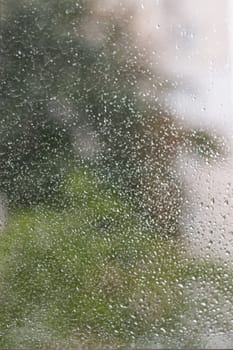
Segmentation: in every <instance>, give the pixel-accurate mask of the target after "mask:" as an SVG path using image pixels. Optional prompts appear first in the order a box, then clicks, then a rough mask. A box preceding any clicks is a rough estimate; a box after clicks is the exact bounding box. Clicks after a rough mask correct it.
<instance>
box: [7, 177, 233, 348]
mask: <svg viewBox="0 0 233 350" xmlns="http://www.w3.org/2000/svg"><path fill="white" fill-rule="evenodd" d="M64 189H65V190H66V195H67V198H69V200H68V199H67V202H66V205H67V206H66V208H64V209H63V210H55V209H51V208H48V207H46V206H39V207H35V208H34V209H28V210H25V209H24V210H17V211H16V212H15V213H14V214H13V215H12V216H11V217H10V221H9V223H8V225H7V227H6V229H5V230H4V232H2V234H1V241H0V279H1V285H0V329H1V337H0V346H1V347H2V348H13V347H17V348H19V347H34V348H37V347H38V348H44V347H46V348H50V349H52V348H57V347H65V348H69V349H70V348H77V346H82V347H87V348H96V347H97V346H98V345H100V346H107V345H110V346H129V345H130V344H133V343H137V342H138V341H139V340H142V339H144V342H146V340H148V339H149V337H150V336H153V334H155V333H156V334H159V332H160V329H166V330H169V329H175V327H176V322H177V320H178V318H179V315H181V314H182V313H183V312H184V311H185V310H186V309H187V305H188V304H187V301H186V303H185V296H186V291H185V288H186V287H187V288H188V286H189V284H190V283H192V282H193V281H197V280H198V279H199V280H203V281H206V283H208V282H207V281H212V282H211V283H212V284H213V283H215V284H216V288H217V286H218V287H221V288H222V289H221V291H220V292H223V293H229V291H230V284H229V282H230V279H231V277H230V275H229V276H228V278H227V279H226V268H222V267H220V266H219V268H216V267H215V266H214V265H211V264H209V266H208V265H207V264H206V263H204V262H203V263H201V264H199V265H198V264H197V263H196V262H195V261H192V260H190V261H189V260H188V259H187V258H186V257H185V256H184V255H183V252H182V249H181V247H182V246H181V244H180V242H176V243H175V242H174V240H172V239H171V238H170V239H164V238H163V239H162V238H161V237H160V235H158V234H156V233H155V232H153V230H152V229H151V228H149V227H147V228H146V227H145V223H144V224H143V225H142V223H141V222H140V219H139V216H138V213H137V212H135V208H134V207H133V206H132V205H130V204H129V202H126V201H125V200H123V199H121V198H119V197H118V196H117V195H116V194H114V191H113V189H111V188H108V190H107V189H106V185H105V184H103V183H101V182H100V180H99V178H95V177H93V174H92V173H88V172H87V171H86V170H78V171H77V170H76V171H74V172H73V173H72V174H71V175H70V176H69V177H68V178H67V181H66V182H65V185H64ZM67 203H69V204H71V203H72V205H71V206H70V205H68V204H67ZM185 286H186V287H185Z"/></svg>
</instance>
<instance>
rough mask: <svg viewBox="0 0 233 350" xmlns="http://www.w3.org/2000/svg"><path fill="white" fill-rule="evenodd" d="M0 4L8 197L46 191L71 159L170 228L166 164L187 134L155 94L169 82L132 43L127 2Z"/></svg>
mask: <svg viewBox="0 0 233 350" xmlns="http://www.w3.org/2000/svg"><path fill="white" fill-rule="evenodd" d="M1 6H2V16H1V22H0V25H1V47H0V59H1V62H2V64H1V68H0V89H1V102H0V113H1V120H0V154H1V156H0V186H1V191H3V192H5V193H6V194H7V196H8V198H9V202H10V204H11V205H31V204H33V203H38V202H40V201H41V200H43V201H45V200H46V201H47V200H48V199H51V198H52V197H53V195H54V194H55V193H57V191H58V190H59V186H60V183H61V182H62V181H61V180H62V176H63V174H64V173H65V172H66V170H67V168H68V165H69V164H70V160H74V159H76V161H77V159H79V160H81V161H82V162H84V163H85V164H89V165H91V166H92V167H93V166H94V168H95V169H98V171H99V173H100V174H102V175H103V176H104V179H105V180H107V181H109V182H110V183H111V185H112V186H113V187H115V189H116V191H121V193H124V194H125V195H126V196H127V197H129V198H130V199H131V200H133V201H134V202H135V203H136V204H137V207H138V210H139V211H140V212H141V213H143V214H144V215H146V216H147V217H148V218H149V219H150V220H152V222H153V223H154V224H155V225H156V226H157V229H158V230H161V231H163V232H164V233H168V232H170V233H171V232H176V231H177V228H178V222H179V215H180V208H181V202H182V196H183V193H182V185H181V184H180V179H179V178H178V177H177V176H176V174H175V171H174V162H175V160H176V157H177V153H178V151H179V150H180V148H181V147H182V146H185V147H186V148H187V147H189V146H190V145H191V144H193V141H192V138H190V137H189V138H187V137H186V136H187V135H188V133H189V132H188V131H186V130H183V128H181V127H179V126H178V125H176V122H175V120H174V118H173V117H172V115H170V114H169V113H168V112H167V111H165V109H164V108H163V105H162V103H161V102H160V99H159V98H158V97H159V91H161V89H165V88H167V87H166V86H165V87H163V83H164V81H163V79H162V78H161V76H160V73H159V72H155V71H154V68H153V64H152V62H151V58H150V57H151V56H150V55H149V53H148V51H147V50H143V49H142V48H140V46H139V45H138V44H137V39H136V37H135V33H134V32H133V30H132V28H131V26H130V18H131V16H130V14H131V13H130V11H132V9H131V8H130V7H129V8H128V10H127V11H126V10H125V11H123V14H122V13H121V14H119V12H118V11H112V12H111V14H108V15H103V13H102V14H97V12H96V2H95V1H92V0H89V1H81V0H78V1H77V0H76V1H74V0H69V1H67V0H66V1H64V0H56V1H55V0H49V1H48V0H43V1H41V0H40V1H39V0H31V1H28V0H27V1H21V2H20V3H18V2H17V1H16V0H10V1H7V2H6V1H4V0H1ZM154 59H156V57H155V58H154ZM164 85H167V84H164ZM145 86H146V87H147V91H149V92H150V93H149V94H150V97H148V96H146V97H145V95H146V94H145ZM193 139H195V137H194V138H193ZM204 139H205V138H204ZM204 139H203V140H204ZM203 142H204V143H205V140H204V141H203Z"/></svg>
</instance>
